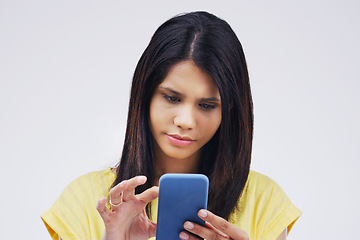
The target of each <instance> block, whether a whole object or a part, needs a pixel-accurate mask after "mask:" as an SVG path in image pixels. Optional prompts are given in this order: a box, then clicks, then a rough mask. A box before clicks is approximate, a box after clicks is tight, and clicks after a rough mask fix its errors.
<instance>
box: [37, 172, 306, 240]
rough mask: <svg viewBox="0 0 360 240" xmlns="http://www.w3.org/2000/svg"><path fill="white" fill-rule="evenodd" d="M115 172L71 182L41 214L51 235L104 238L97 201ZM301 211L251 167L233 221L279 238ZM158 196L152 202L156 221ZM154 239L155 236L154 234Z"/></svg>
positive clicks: (256, 234)
mask: <svg viewBox="0 0 360 240" xmlns="http://www.w3.org/2000/svg"><path fill="white" fill-rule="evenodd" d="M115 177H116V175H115V174H114V173H113V172H112V171H111V169H110V168H108V169H106V170H103V171H98V172H91V173H88V174H86V175H84V176H81V177H79V178H78V179H76V180H75V181H73V182H72V183H70V184H69V185H68V186H67V187H66V188H65V190H64V191H63V192H62V194H61V195H60V197H59V198H58V199H57V200H56V202H55V203H54V205H53V206H52V207H51V208H50V209H49V210H47V211H46V212H45V213H44V214H42V215H41V218H42V220H43V221H44V223H45V226H46V228H47V230H48V231H49V233H50V235H51V237H52V239H56V240H57V239H58V235H60V236H61V238H62V239H63V240H67V239H101V237H102V235H103V232H104V229H105V227H104V223H103V220H102V218H101V216H100V214H99V213H98V212H97V210H96V204H97V201H98V200H99V199H100V198H102V197H107V195H108V191H109V188H110V186H111V184H112V183H113V181H114V180H115ZM300 215H301V211H300V210H299V209H297V208H296V207H295V206H294V205H293V204H292V203H291V202H290V200H289V198H288V197H287V196H286V194H285V193H284V191H283V190H282V189H281V188H280V187H279V185H277V184H276V183H275V182H274V181H273V180H271V179H270V178H268V177H266V176H264V175H262V174H260V173H257V172H254V171H250V174H249V178H248V181H247V184H246V187H245V189H244V191H243V193H242V195H241V197H240V200H239V204H238V208H237V210H236V211H235V212H234V213H233V214H232V215H231V217H230V222H231V223H232V224H234V225H235V226H237V227H238V228H240V229H242V230H244V231H246V232H247V233H248V234H249V237H250V239H252V240H256V239H261V240H268V239H269V240H270V239H276V238H277V237H278V236H279V235H280V233H281V232H283V231H284V229H285V228H287V229H288V232H289V231H290V229H291V227H292V226H293V224H294V223H295V221H296V220H297V219H298V218H299V216H300ZM156 216H157V199H155V200H154V201H153V202H152V219H154V221H155V222H156ZM153 239H155V238H153Z"/></svg>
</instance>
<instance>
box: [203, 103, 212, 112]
mask: <svg viewBox="0 0 360 240" xmlns="http://www.w3.org/2000/svg"><path fill="white" fill-rule="evenodd" d="M199 106H200V107H201V108H203V109H204V110H206V111H209V110H211V109H214V108H215V105H212V104H207V103H200V104H199Z"/></svg>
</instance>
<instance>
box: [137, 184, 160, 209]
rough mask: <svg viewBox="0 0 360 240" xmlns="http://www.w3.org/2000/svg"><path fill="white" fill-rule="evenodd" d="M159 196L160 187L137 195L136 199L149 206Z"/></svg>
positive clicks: (154, 187)
mask: <svg viewBox="0 0 360 240" xmlns="http://www.w3.org/2000/svg"><path fill="white" fill-rule="evenodd" d="M158 196H159V187H157V186H153V187H151V188H149V189H147V190H145V191H144V192H142V193H140V194H138V195H136V198H137V199H138V200H139V201H140V202H141V203H143V204H144V205H146V204H148V203H149V202H151V201H152V200H154V199H155V198H157V197H158Z"/></svg>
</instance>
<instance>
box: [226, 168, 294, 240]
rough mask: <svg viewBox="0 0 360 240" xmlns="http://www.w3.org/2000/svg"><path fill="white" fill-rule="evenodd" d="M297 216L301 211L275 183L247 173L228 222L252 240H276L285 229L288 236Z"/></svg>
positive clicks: (264, 177)
mask: <svg viewBox="0 0 360 240" xmlns="http://www.w3.org/2000/svg"><path fill="white" fill-rule="evenodd" d="M300 215H301V211H300V210H299V209H298V208H296V207H295V205H293V204H292V202H291V201H290V199H289V198H288V196H287V195H286V193H285V192H284V191H283V190H282V189H281V187H280V186H279V185H278V184H277V183H276V182H275V181H273V180H272V179H270V178H269V177H267V176H265V175H262V174H260V173H257V172H254V171H250V174H249V177H248V181H247V184H246V187H245V188H244V191H243V193H242V195H241V197H240V200H239V204H238V208H237V210H236V211H235V212H234V213H233V215H232V217H231V222H232V223H233V224H234V225H235V226H236V227H238V228H240V229H242V230H244V231H245V232H247V233H248V234H249V237H250V239H252V240H276V239H277V237H278V236H279V235H280V234H281V233H282V232H283V231H284V230H285V229H286V228H287V230H288V233H289V231H290V230H291V228H292V226H293V224H294V223H295V222H296V220H297V219H298V218H299V217H300Z"/></svg>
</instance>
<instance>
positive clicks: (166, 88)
mask: <svg viewBox="0 0 360 240" xmlns="http://www.w3.org/2000/svg"><path fill="white" fill-rule="evenodd" d="M159 88H162V89H165V90H167V91H169V92H172V93H174V94H176V95H179V96H182V95H183V94H181V93H179V92H177V91H175V90H174V89H172V88H169V87H162V86H159ZM201 100H202V101H209V102H219V103H221V101H220V99H218V98H216V97H210V98H202V99H201Z"/></svg>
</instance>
